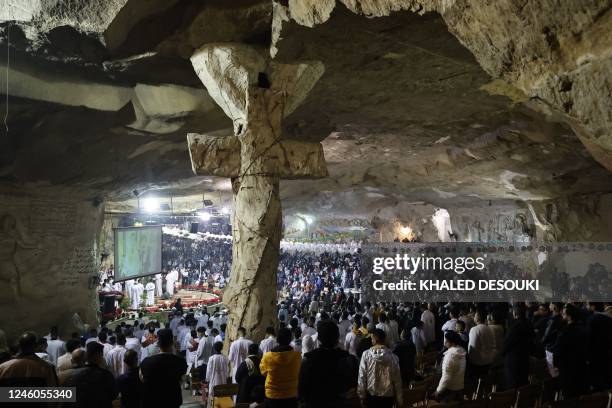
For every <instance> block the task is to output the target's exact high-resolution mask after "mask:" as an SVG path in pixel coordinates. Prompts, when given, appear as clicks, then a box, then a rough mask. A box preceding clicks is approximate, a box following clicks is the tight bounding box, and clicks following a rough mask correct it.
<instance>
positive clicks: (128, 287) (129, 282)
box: [125, 279, 134, 302]
mask: <svg viewBox="0 0 612 408" xmlns="http://www.w3.org/2000/svg"><path fill="white" fill-rule="evenodd" d="M133 286H134V279H128V280H126V281H125V296H127V297H128V299H130V302H131V300H132V287H133Z"/></svg>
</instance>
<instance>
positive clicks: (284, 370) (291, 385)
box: [259, 346, 302, 399]
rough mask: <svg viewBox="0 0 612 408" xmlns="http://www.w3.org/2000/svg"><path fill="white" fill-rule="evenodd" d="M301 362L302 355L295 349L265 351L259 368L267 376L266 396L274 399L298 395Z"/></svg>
mask: <svg viewBox="0 0 612 408" xmlns="http://www.w3.org/2000/svg"><path fill="white" fill-rule="evenodd" d="M280 347H282V346H280ZM287 347H288V346H287ZM301 364H302V356H301V355H300V353H298V352H297V351H293V349H291V350H288V351H269V352H267V353H265V354H264V355H263V357H262V359H261V363H259V370H260V371H261V374H262V375H264V376H266V397H267V398H272V399H284V398H295V397H297V386H298V376H299V373H300V365H301Z"/></svg>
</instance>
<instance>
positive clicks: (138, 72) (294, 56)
mask: <svg viewBox="0 0 612 408" xmlns="http://www.w3.org/2000/svg"><path fill="white" fill-rule="evenodd" d="M66 3H69V4H70V6H68V5H64V2H57V1H52V0H30V1H20V0H9V2H8V5H9V7H8V8H7V9H6V10H5V11H4V14H3V15H1V16H0V19H2V20H4V21H3V22H2V23H0V27H1V29H2V48H3V49H4V50H6V49H7V40H8V42H9V48H8V51H9V58H8V59H7V53H6V52H2V53H0V54H1V56H0V63H1V64H3V66H4V67H5V68H6V69H7V72H8V78H9V81H8V96H9V98H8V103H9V105H8V118H7V124H8V133H6V134H5V135H4V136H3V137H2V138H1V139H0V181H2V182H5V183H11V184H18V185H21V184H25V185H35V186H45V185H57V186H66V187H72V188H78V189H82V190H84V191H87V192H89V193H90V194H91V195H96V196H100V197H102V198H106V199H108V200H111V201H117V200H122V199H127V198H130V197H132V194H133V191H134V190H136V191H139V192H144V191H148V190H160V189H161V190H163V191H164V192H163V193H160V194H179V195H187V194H195V193H198V192H201V191H213V190H219V189H226V188H227V186H228V184H229V183H227V182H224V181H223V180H217V179H212V178H207V177H195V176H193V174H192V172H191V165H190V162H189V155H188V152H187V144H186V135H187V133H190V132H196V133H207V132H215V131H218V132H229V129H230V128H231V126H232V125H231V122H230V120H229V119H227V118H226V117H225V115H224V114H223V112H222V111H221V110H220V109H219V108H218V107H217V106H216V105H215V103H214V102H213V101H212V99H211V98H210V97H209V96H208V93H207V92H206V89H205V88H204V86H203V85H202V84H201V82H200V81H199V80H198V78H197V76H196V74H195V72H194V70H193V67H192V66H191V63H190V62H189V57H190V56H191V55H192V54H193V51H194V50H195V49H197V48H199V47H201V46H202V45H204V44H207V43H211V42H241V43H247V44H251V45H254V46H256V47H260V48H261V49H262V50H267V49H269V48H271V50H272V53H273V54H274V57H275V59H276V60H278V61H281V62H295V61H299V60H319V61H321V62H323V64H324V65H325V73H324V74H323V76H322V78H321V79H320V81H319V82H318V83H317V84H316V86H315V88H314V89H313V90H312V92H311V93H310V95H309V96H308V97H307V99H306V100H305V102H304V103H303V104H302V105H301V106H300V107H299V108H298V109H297V110H296V111H295V112H294V113H293V114H291V115H290V116H289V117H288V118H287V119H286V120H285V122H284V127H285V130H284V134H285V136H286V137H287V138H295V139H301V140H317V141H321V140H322V141H323V145H324V152H325V156H326V160H327V162H328V168H329V172H330V177H329V178H327V179H324V180H317V181H284V182H283V183H282V186H281V187H282V192H281V194H282V197H283V200H284V205H285V207H286V209H287V210H288V211H301V212H312V213H317V212H321V213H325V214H338V215H341V214H344V215H346V214H349V215H354V216H367V215H368V214H371V213H373V212H375V211H376V209H377V208H381V207H384V206H395V205H397V204H398V203H406V202H427V203H431V204H433V205H439V206H446V207H452V206H467V207H470V206H479V205H481V203H486V202H488V201H489V200H495V201H499V202H501V201H512V200H542V199H550V198H557V197H561V196H568V195H572V194H582V193H591V192H607V191H610V190H612V173H610V171H609V170H611V169H612V159H611V157H612V156H611V154H612V140H611V139H610V138H611V137H612V136H611V132H610V129H611V128H612V119H611V115H612V113H611V112H612V106H611V105H610V103H611V102H610V101H611V100H612V98H611V95H610V89H611V87H610V73H611V72H612V68H611V67H612V63H611V56H610V55H611V53H612V40H611V38H612V36H611V35H610V27H611V24H610V20H611V17H610V16H611V12H610V3H609V2H607V1H585V2H566V3H564V6H563V7H558V3H555V2H552V1H539V2H535V1H522V2H511V1H499V2H491V4H489V5H487V4H485V2H480V1H473V2H470V1H467V0H466V1H450V2H449V1H433V0H432V1H425V0H424V1H402V0H342V1H338V2H335V1H333V0H320V1H314V0H289V1H288V2H287V1H281V2H279V3H272V2H270V1H257V0H235V1H231V2H229V1H221V0H215V1H196V0H172V1H171V0H154V1H150V2H146V6H145V2H140V1H135V0H112V1H110V0H109V1H104V2H99V1H93V0H81V1H72V2H66ZM515 3H516V4H515ZM519 3H520V4H519ZM553 3H554V4H557V6H554V4H553ZM374 17H376V18H374ZM0 81H2V84H1V88H2V89H3V90H4V89H7V83H6V78H5V77H4V76H3V78H2V79H1V80H0ZM2 110H3V111H6V110H7V106H6V99H5V98H4V97H3V98H2Z"/></svg>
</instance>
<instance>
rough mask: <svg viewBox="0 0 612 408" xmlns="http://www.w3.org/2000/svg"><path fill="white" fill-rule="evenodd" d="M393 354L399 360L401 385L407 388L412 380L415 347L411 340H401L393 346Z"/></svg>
mask: <svg viewBox="0 0 612 408" xmlns="http://www.w3.org/2000/svg"><path fill="white" fill-rule="evenodd" d="M393 353H394V354H395V355H396V356H397V358H398V359H399V366H400V372H401V375H402V383H404V385H405V386H407V385H408V384H410V381H412V380H413V379H414V364H415V359H416V347H415V346H414V343H413V342H412V340H402V341H400V342H398V343H397V344H396V345H395V347H394V348H393Z"/></svg>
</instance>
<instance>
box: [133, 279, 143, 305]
mask: <svg viewBox="0 0 612 408" xmlns="http://www.w3.org/2000/svg"><path fill="white" fill-rule="evenodd" d="M143 293H144V285H143V284H142V283H140V282H139V281H136V283H135V284H134V285H133V286H132V296H131V298H132V309H134V310H137V309H138V308H139V307H140V298H141V296H142V294H143Z"/></svg>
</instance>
